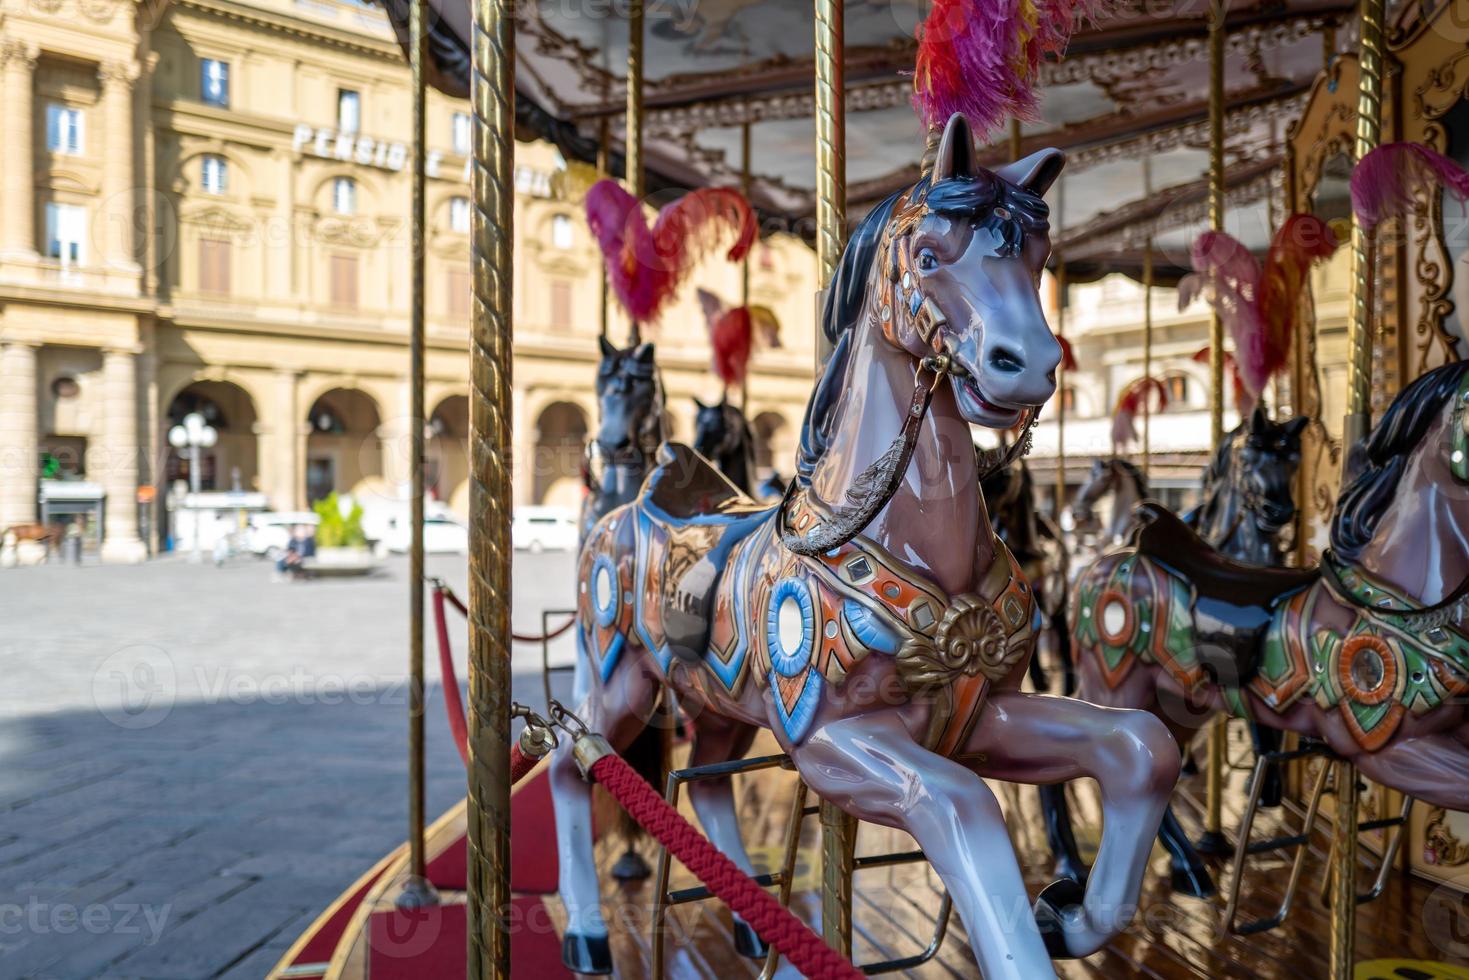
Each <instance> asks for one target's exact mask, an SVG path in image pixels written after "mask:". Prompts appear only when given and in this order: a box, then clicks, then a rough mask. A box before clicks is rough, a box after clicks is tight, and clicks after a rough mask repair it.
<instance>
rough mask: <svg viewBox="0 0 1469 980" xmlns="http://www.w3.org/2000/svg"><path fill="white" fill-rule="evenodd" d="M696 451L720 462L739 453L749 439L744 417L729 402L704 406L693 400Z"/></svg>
mask: <svg viewBox="0 0 1469 980" xmlns="http://www.w3.org/2000/svg"><path fill="white" fill-rule="evenodd" d="M694 406H695V409H696V411H695V414H694V451H695V452H697V453H698V454H699V455H700V456H703V457H704V458H706V459H712V460H715V461H718V460H719V459H721V458H722V457H724V456H729V455H731V454H732V453H735V452H738V451H739V450H740V449H741V448H742V446H743V445H744V443H745V442H746V438H745V430H746V423H745V417H744V415H743V414H741V412H740V410H739V409H738V408H736V407H735V406H733V405H731V404H730V403H729V402H728V401H726V400H724V399H720V400H719V401H718V402H717V403H715V404H713V405H705V404H704V403H703V402H701V401H699V399H697V398H695V399H694Z"/></svg>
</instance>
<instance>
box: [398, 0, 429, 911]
mask: <svg viewBox="0 0 1469 980" xmlns="http://www.w3.org/2000/svg"><path fill="white" fill-rule="evenodd" d="M426 2H427V0H412V2H411V3H410V4H409V11H408V36H409V38H410V40H411V47H410V48H409V60H410V62H411V64H412V69H413V173H412V181H411V183H412V190H411V198H412V200H411V203H410V208H411V210H412V214H411V216H410V219H409V222H410V224H411V225H412V230H411V233H412V245H411V250H412V253H413V254H412V263H413V268H412V271H411V273H410V275H409V280H410V285H409V324H408V425H409V432H408V451H409V456H410V459H409V462H408V473H409V475H408V492H409V495H410V498H411V499H410V500H409V504H408V514H409V517H408V519H409V520H410V521H411V522H412V528H411V530H410V531H409V535H408V874H409V879H408V883H407V885H406V886H405V887H404V889H403V891H402V892H401V894H400V895H399V899H398V904H399V905H402V906H407V907H416V906H421V905H431V904H435V903H436V901H437V896H436V895H435V893H434V889H433V886H432V885H430V884H429V882H428V878H427V877H426V875H425V873H424V871H425V868H426V866H427V859H426V857H425V856H424V840H423V837H424V805H425V804H424V800H425V795H426V794H425V790H424V737H423V735H424V732H423V710H424V704H423V688H424V676H423V490H424V487H423V462H424V460H423V456H424V446H423V425H424V417H423V413H424V404H423V347H424V302H423V300H424V281H423V263H424V232H425V229H424V180H425V165H424V161H425V156H426V152H425V141H424V117H425V113H424V92H425V84H424V62H425V59H426V58H427V51H426V48H427V46H428V43H427V25H426V24H425V23H424V16H423V13H424V11H423V7H424V4H425V3H426Z"/></svg>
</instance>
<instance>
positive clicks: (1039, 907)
mask: <svg viewBox="0 0 1469 980" xmlns="http://www.w3.org/2000/svg"><path fill="white" fill-rule="evenodd" d="M1085 896H1086V889H1085V888H1083V887H1082V886H1081V885H1080V884H1078V883H1077V881H1076V879H1074V878H1057V879H1056V880H1055V881H1053V882H1051V883H1050V884H1049V885H1047V886H1046V887H1045V888H1042V889H1041V893H1040V895H1038V896H1037V897H1036V900H1035V924H1036V926H1037V927H1039V928H1040V931H1041V939H1043V940H1045V943H1046V952H1047V953H1049V954H1050V956H1051V959H1053V960H1072V959H1076V957H1074V956H1072V955H1071V952H1070V951H1069V950H1067V948H1066V928H1065V921H1066V920H1065V919H1064V918H1062V913H1063V912H1065V911H1066V910H1067V909H1074V908H1080V907H1081V901H1082V899H1083V898H1084V897H1085Z"/></svg>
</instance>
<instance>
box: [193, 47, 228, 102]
mask: <svg viewBox="0 0 1469 980" xmlns="http://www.w3.org/2000/svg"><path fill="white" fill-rule="evenodd" d="M199 92H200V95H201V96H202V97H203V99H204V101H205V102H207V103H209V104H210V105H217V106H228V105H229V104H230V66H229V65H228V64H227V63H226V62H223V61H216V60H215V59H213V58H205V59H204V63H203V66H202V68H201V72H200V83H199Z"/></svg>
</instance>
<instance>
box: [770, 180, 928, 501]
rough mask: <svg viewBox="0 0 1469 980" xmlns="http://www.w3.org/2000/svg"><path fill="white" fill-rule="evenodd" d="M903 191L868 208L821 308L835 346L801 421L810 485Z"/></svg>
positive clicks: (799, 461) (801, 462)
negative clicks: (884, 236) (870, 284)
mask: <svg viewBox="0 0 1469 980" xmlns="http://www.w3.org/2000/svg"><path fill="white" fill-rule="evenodd" d="M903 193H904V192H902V191H899V192H898V193H896V194H894V195H893V196H891V197H889V198H888V199H887V200H886V201H883V202H882V203H881V204H879V205H878V206H877V207H875V208H873V209H872V210H871V211H869V212H868V213H867V217H865V218H863V219H862V223H861V224H859V225H858V226H857V230H856V231H855V232H853V233H852V237H851V239H850V240H849V241H848V242H847V247H846V250H845V251H843V252H842V261H841V263H840V264H839V265H838V266H837V271H836V275H835V276H833V277H832V280H831V285H830V287H829V288H828V289H827V291H826V306H825V309H824V310H823V311H822V314H821V330H822V332H823V333H824V334H826V339H827V340H828V341H830V342H831V343H832V344H833V345H834V347H833V350H832V353H831V356H830V357H829V358H827V360H826V367H825V369H824V370H823V371H822V372H821V377H820V379H818V380H817V382H816V387H814V388H813V389H812V390H811V400H810V401H808V402H807V403H806V418H805V420H804V421H803V422H802V423H801V442H800V448H799V450H798V451H797V455H796V479H797V480H798V481H800V484H801V485H802V486H810V484H811V474H812V473H814V472H815V471H816V464H817V463H818V462H820V460H821V457H822V456H823V455H825V453H826V449H827V445H828V443H829V442H830V438H831V432H830V424H831V419H832V412H833V410H834V409H835V408H836V404H837V401H838V399H839V398H840V397H841V394H842V380H843V379H844V378H845V377H846V374H847V361H848V358H849V356H850V354H851V349H852V345H851V332H852V327H853V325H854V324H855V323H856V322H857V317H858V315H859V314H860V313H861V312H862V304H863V303H865V302H867V285H868V282H867V280H868V276H869V275H870V274H871V272H872V263H873V261H874V260H875V259H876V258H877V254H878V252H879V251H880V250H881V248H882V234H883V231H884V230H885V229H886V228H887V226H888V222H889V221H891V220H892V217H893V210H894V209H895V208H896V207H897V205H898V199H899V198H900V197H902V195H903Z"/></svg>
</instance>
